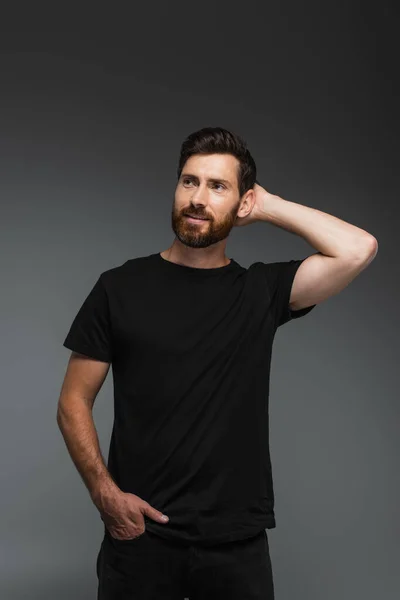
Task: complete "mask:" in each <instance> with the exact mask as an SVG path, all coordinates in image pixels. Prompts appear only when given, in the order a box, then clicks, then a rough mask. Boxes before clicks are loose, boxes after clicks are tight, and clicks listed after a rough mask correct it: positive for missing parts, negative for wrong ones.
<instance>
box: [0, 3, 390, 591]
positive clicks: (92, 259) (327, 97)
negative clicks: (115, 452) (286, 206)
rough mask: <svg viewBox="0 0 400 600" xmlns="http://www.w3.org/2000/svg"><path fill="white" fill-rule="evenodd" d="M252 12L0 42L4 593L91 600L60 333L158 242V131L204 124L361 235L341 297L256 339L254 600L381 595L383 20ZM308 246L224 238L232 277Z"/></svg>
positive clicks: (185, 14) (269, 183)
mask: <svg viewBox="0 0 400 600" xmlns="http://www.w3.org/2000/svg"><path fill="white" fill-rule="evenodd" d="M185 7H186V8H185ZM188 7H189V8H188ZM263 11H264V12H260V8H256V5H255V6H254V8H252V6H251V4H249V3H246V10H245V11H244V10H243V7H242V9H241V10H240V11H239V10H238V12H236V10H235V9H234V8H233V7H232V6H230V7H228V6H227V7H224V8H218V7H217V6H213V7H212V8H211V7H209V8H207V9H206V8H205V7H204V6H203V7H202V9H201V10H200V7H199V6H197V7H196V6H193V5H190V6H189V5H186V4H182V6H181V7H180V8H179V9H178V8H177V7H176V8H175V13H173V12H171V8H170V7H169V8H168V7H167V6H164V5H161V6H160V7H157V10H156V7H154V5H152V6H149V7H148V8H147V9H146V8H142V9H141V14H140V15H138V14H136V15H135V16H134V17H133V18H132V20H131V21H129V23H128V25H130V29H128V28H126V29H125V30H124V31H120V32H119V35H118V36H117V35H116V32H118V30H117V29H116V28H115V29H114V30H113V32H114V33H113V34H110V33H109V32H107V30H105V29H104V30H103V31H102V32H100V33H98V34H97V35H96V34H94V33H90V35H89V34H88V33H87V32H84V30H83V29H82V31H81V32H80V33H79V34H78V33H77V32H75V33H71V32H69V33H67V32H61V31H53V32H52V33H51V34H50V33H49V32H47V33H43V31H42V32H41V33H39V32H38V31H35V32H33V31H31V33H28V34H27V33H26V32H25V33H24V34H22V33H20V32H13V33H10V32H9V33H8V34H7V35H3V36H2V38H1V42H0V44H1V59H0V69H1V96H0V108H1V111H0V118H1V140H0V152H1V161H0V195H1V220H0V223H1V238H0V239H1V253H0V257H1V263H2V269H1V283H2V286H1V288H2V294H1V302H2V321H1V334H2V335H1V339H2V346H1V364H2V392H3V393H2V403H1V408H2V418H1V454H0V456H1V461H2V464H1V466H2V493H1V496H0V511H1V515H2V528H1V546H0V548H1V561H0V565H1V567H0V569H1V575H0V581H1V583H0V588H1V589H0V596H1V598H3V599H4V600H17V599H18V600H19V599H22V598H29V599H34V598H35V599H36V598H37V599H40V600H47V599H49V600H50V599H51V600H53V599H54V598H58V599H61V600H63V599H70V598H76V599H86V598H88V599H89V598H95V597H96V585H97V580H96V575H95V560H96V556H97V552H98V549H99V545H100V542H101V538H102V533H103V529H102V522H101V520H100V517H99V514H98V512H97V510H96V509H95V507H94V506H93V505H92V503H91V501H90V497H89V495H88V492H87V490H86V487H85V486H84V484H83V482H82V480H81V479H80V476H79V475H78V472H77V471H76V469H75V467H74V465H73V463H72V461H71V459H70V457H69V455H68V452H67V449H66V446H65V444H64V441H63V438H62V436H61V433H60V431H59V429H58V426H57V424H56V406H57V401H58V396H59V392H60V387H61V383H62V379H63V377H64V374H65V369H66V364H67V361H68V356H69V351H68V350H66V349H65V348H63V346H62V342H63V340H64V337H65V335H66V333H67V331H68V328H69V326H70V324H71V322H72V319H73V317H74V316H75V314H76V311H77V310H78V308H79V307H80V305H81V303H82V302H83V299H84V298H85V297H86V295H87V293H88V292H89V290H90V288H91V287H92V285H93V284H94V282H95V280H96V278H97V277H98V275H99V274H100V272H102V271H104V270H106V269H108V268H111V267H113V266H116V265H119V264H121V263H122V262H124V261H125V260H127V259H128V258H133V257H136V256H143V255H147V254H150V253H153V252H157V251H162V250H164V249H166V248H167V247H168V246H169V244H170V243H171V242H172V239H173V233H172V230H171V228H170V211H171V203H172V198H173V194H174V188H175V182H176V166H177V160H178V153H179V148H180V144H181V142H182V140H183V139H184V137H186V136H187V135H188V134H189V133H190V132H192V131H194V130H197V129H199V128H200V127H203V126H208V125H211V126H222V127H226V128H228V129H232V130H233V131H235V132H237V133H239V134H240V135H242V136H243V137H244V138H245V139H246V140H247V142H248V144H249V147H250V150H251V152H252V154H253V156H254V158H255V160H256V163H257V166H258V180H259V181H260V183H261V185H263V186H265V187H266V189H267V190H268V191H270V192H272V193H276V194H279V195H280V196H282V197H283V198H286V199H288V200H293V201H295V202H299V203H301V204H305V205H308V206H311V207H314V208H318V209H320V210H322V211H325V212H328V213H330V214H333V215H335V216H338V217H339V218H342V219H344V220H346V221H349V222H350V223H353V224H355V225H357V226H359V227H362V228H364V229H366V230H367V231H369V232H371V233H372V234H373V235H374V236H376V238H377V239H378V242H379V252H378V255H377V257H376V259H375V260H374V262H373V263H372V264H371V265H370V266H369V267H368V269H367V270H366V271H364V272H363V273H362V274H361V275H360V276H359V277H358V278H357V279H356V280H355V281H354V282H353V283H351V284H350V286H349V287H348V288H347V289H345V290H344V291H343V292H342V293H341V294H340V295H338V296H336V297H333V298H331V299H329V300H328V301H326V302H325V303H322V304H321V305H319V306H317V308H316V309H315V310H314V311H313V312H312V313H311V314H310V315H307V316H306V317H304V318H303V319H301V320H299V321H297V322H296V321H294V322H291V323H288V324H287V325H285V326H283V327H282V329H280V330H279V332H278V333H277V336H276V339H275V343H274V354H273V360H272V371H271V395H270V419H271V424H270V426H271V456H272V462H273V474H274V484H275V495H276V504H275V514H276V520H277V528H276V529H274V530H267V531H268V536H269V540H270V548H271V558H272V563H273V571H274V583H275V590H276V598H277V600H292V599H293V598H296V599H297V600H322V599H323V600H338V599H339V598H340V600H354V599H357V600H358V599H363V600H376V599H377V598H379V600H394V599H395V598H397V597H399V593H400V575H399V569H398V567H399V559H400V537H399V533H400V527H399V500H400V494H399V476H398V473H399V469H398V456H399V454H398V452H399V444H398V439H399V426H398V425H399V414H400V409H399V397H398V396H399V395H398V371H397V365H398V333H399V331H398V306H399V284H398V278H399V266H398V256H399V251H398V239H399V236H398V223H399V201H398V178H397V172H396V169H397V170H398V163H397V158H398V156H397V153H396V150H397V147H396V146H397V142H398V137H397V135H398V129H397V122H396V119H395V116H396V112H397V109H396V110H395V108H396V102H397V101H398V98H397V101H396V94H397V89H398V88H397V85H398V80H397V77H396V76H395V75H394V70H393V69H394V65H395V63H394V58H393V52H394V50H395V42H394V38H393V35H394V31H395V27H396V25H395V20H394V12H393V10H392V7H391V4H390V3H383V4H382V3H380V4H379V5H378V3H376V5H375V7H374V6H373V5H371V6H370V7H369V8H368V7H364V9H363V12H362V13H360V12H359V8H358V7H357V6H356V5H355V4H353V3H348V4H347V5H346V8H344V7H340V6H336V7H332V6H331V7H330V8H329V9H328V8H327V7H325V6H324V7H323V8H319V4H315V5H313V6H311V5H310V8H309V9H308V8H304V5H302V8H301V9H300V8H299V6H298V5H297V4H295V3H293V6H289V5H285V7H280V8H275V9H274V10H271V9H268V10H266V9H263ZM139 17H140V18H139ZM121 23H122V21H121ZM124 25H127V24H126V23H125V24H124ZM121 27H122V24H121ZM95 30H96V28H95V27H93V28H92V29H91V31H92V32H93V31H95ZM110 35H111V37H110ZM314 251H315V250H314V249H313V248H311V247H310V246H309V245H308V244H307V243H306V242H305V241H304V240H302V239H301V238H299V237H298V236H295V235H292V234H289V233H288V232H286V231H283V230H280V229H278V228H276V227H273V226H271V225H269V224H266V223H256V224H253V225H249V226H247V227H243V228H235V229H234V230H233V231H232V234H231V235H230V237H229V242H228V246H227V255H228V257H234V258H235V259H236V260H237V261H238V262H239V263H241V264H242V265H243V266H248V265H249V264H251V263H252V262H254V261H256V260H263V261H275V260H289V259H291V258H300V257H303V256H307V255H309V254H311V253H313V252H314ZM111 377H112V374H111V371H110V373H109V375H108V378H107V380H106V382H105V384H104V386H103V388H102V390H101V392H100V394H99V396H98V399H97V402H96V404H95V409H94V416H95V421H96V426H97V429H98V433H99V437H100V441H101V446H102V449H103V455H107V453H108V444H109V439H110V434H111V427H112V418H113V414H112V381H111Z"/></svg>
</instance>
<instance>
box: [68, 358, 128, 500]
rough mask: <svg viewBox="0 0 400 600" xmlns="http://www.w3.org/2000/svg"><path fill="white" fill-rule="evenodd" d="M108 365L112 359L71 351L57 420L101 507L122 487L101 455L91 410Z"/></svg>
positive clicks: (93, 496)
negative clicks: (101, 359) (115, 480)
mask: <svg viewBox="0 0 400 600" xmlns="http://www.w3.org/2000/svg"><path fill="white" fill-rule="evenodd" d="M109 367H110V363H106V362H102V361H99V360H95V359H92V358H89V357H87V356H84V355H83V354H78V353H77V352H72V353H71V357H70V360H69V363H68V366H67V371H66V374H65V377H64V381H63V384H62V388H61V393H60V398H59V401H58V407H57V423H58V426H59V428H60V430H61V432H62V435H63V437H64V441H65V443H66V446H67V448H68V451H69V454H70V456H71V458H72V460H73V462H74V464H75V466H76V468H77V470H78V472H79V473H80V475H81V477H82V479H83V481H84V483H85V485H86V487H87V488H88V490H89V492H90V496H91V498H92V500H93V502H94V503H95V504H96V506H97V507H98V508H100V507H101V502H102V498H104V497H106V496H111V495H112V494H115V492H116V491H117V492H119V491H120V489H119V487H118V486H117V485H116V483H115V482H114V480H113V479H112V477H111V475H110V473H109V472H108V469H107V467H106V465H105V463H104V460H103V457H102V455H101V450H100V445H99V440H98V436H97V432H96V428H95V425H94V421H93V414H92V410H93V404H94V402H95V399H96V397H97V394H98V392H99V390H100V388H101V386H102V385H103V382H104V380H105V378H106V375H107V373H108V370H109Z"/></svg>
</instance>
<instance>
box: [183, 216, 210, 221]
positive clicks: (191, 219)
mask: <svg viewBox="0 0 400 600" xmlns="http://www.w3.org/2000/svg"><path fill="white" fill-rule="evenodd" d="M185 217H186V219H188V220H189V221H193V222H196V223H198V222H199V221H208V219H204V218H202V217H190V216H189V215H185Z"/></svg>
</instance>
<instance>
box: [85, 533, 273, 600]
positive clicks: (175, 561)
mask: <svg viewBox="0 0 400 600" xmlns="http://www.w3.org/2000/svg"><path fill="white" fill-rule="evenodd" d="M96 569H97V578H98V592H97V600H128V599H129V600H185V598H189V599H190V600H217V599H218V600H224V599H226V600H274V584H273V577H272V567H271V559H270V553H269V543H268V536H267V532H266V531H265V530H262V531H261V532H260V533H258V534H257V535H255V536H252V537H250V538H247V539H244V540H238V541H234V542H227V543H222V544H217V545H215V546H207V547H205V546H200V545H188V544H183V543H179V542H177V541H172V540H167V539H164V538H162V537H160V536H158V535H156V534H155V533H152V532H151V531H149V530H147V529H146V530H145V531H144V533H143V534H142V535H140V536H139V537H136V538H134V539H132V540H117V539H115V538H113V537H111V535H110V534H109V532H108V531H106V533H105V535H104V538H103V540H102V543H101V548H100V550H99V553H98V556H97V565H96Z"/></svg>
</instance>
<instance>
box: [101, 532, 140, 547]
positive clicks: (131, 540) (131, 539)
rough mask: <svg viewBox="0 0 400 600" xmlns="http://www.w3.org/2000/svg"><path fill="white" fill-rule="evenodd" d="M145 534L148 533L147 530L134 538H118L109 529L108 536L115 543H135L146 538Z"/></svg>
mask: <svg viewBox="0 0 400 600" xmlns="http://www.w3.org/2000/svg"><path fill="white" fill-rule="evenodd" d="M145 535H146V530H144V531H143V533H140V534H139V535H136V536H135V537H133V538H125V539H121V540H120V539H118V538H115V537H113V536H112V535H111V533H110V532H109V531H108V530H107V536H108V538H109V539H110V540H111V541H112V543H113V544H135V543H136V542H138V541H139V540H141V539H142V538H144V536H145Z"/></svg>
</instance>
